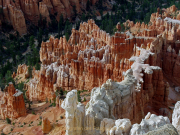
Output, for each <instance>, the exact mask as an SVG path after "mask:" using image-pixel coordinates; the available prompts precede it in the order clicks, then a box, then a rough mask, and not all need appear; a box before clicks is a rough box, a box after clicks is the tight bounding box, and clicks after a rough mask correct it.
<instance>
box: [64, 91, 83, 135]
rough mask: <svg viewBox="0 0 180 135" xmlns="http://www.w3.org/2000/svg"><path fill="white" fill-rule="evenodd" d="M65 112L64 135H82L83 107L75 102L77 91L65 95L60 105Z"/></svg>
mask: <svg viewBox="0 0 180 135" xmlns="http://www.w3.org/2000/svg"><path fill="white" fill-rule="evenodd" d="M61 107H62V108H63V109H65V110H66V135H77V134H78V135H82V131H83V130H82V128H83V127H84V126H83V125H84V124H83V123H84V122H83V119H84V115H85V114H84V105H83V104H81V103H80V102H78V101H77V90H72V91H70V92H68V93H67V95H66V98H65V99H64V101H63V102H62V104H61Z"/></svg>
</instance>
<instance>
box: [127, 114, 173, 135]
mask: <svg viewBox="0 0 180 135" xmlns="http://www.w3.org/2000/svg"><path fill="white" fill-rule="evenodd" d="M166 124H170V120H169V118H168V117H163V116H156V115H155V114H151V113H148V114H147V115H146V116H145V119H143V120H142V121H141V123H140V124H134V125H132V128H131V131H130V135H137V134H145V133H147V132H149V131H152V130H155V129H158V128H159V127H161V126H164V125H166Z"/></svg>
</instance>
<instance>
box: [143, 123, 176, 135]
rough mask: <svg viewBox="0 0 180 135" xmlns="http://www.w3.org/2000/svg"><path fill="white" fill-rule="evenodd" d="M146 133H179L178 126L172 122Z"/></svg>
mask: <svg viewBox="0 0 180 135" xmlns="http://www.w3.org/2000/svg"><path fill="white" fill-rule="evenodd" d="M145 135H179V134H178V132H177V130H176V128H174V126H173V125H171V124H166V125H164V126H162V127H159V128H157V129H156V130H153V131H149V132H148V133H146V134H145Z"/></svg>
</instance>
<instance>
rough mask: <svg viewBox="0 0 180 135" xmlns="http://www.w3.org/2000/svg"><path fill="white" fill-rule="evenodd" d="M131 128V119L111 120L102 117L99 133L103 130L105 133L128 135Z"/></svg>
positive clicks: (107, 134)
mask: <svg viewBox="0 0 180 135" xmlns="http://www.w3.org/2000/svg"><path fill="white" fill-rule="evenodd" d="M130 129H131V121H130V120H129V119H118V120H112V119H107V118H104V119H103V120H102V121H101V125H100V134H103V133H104V132H105V133H106V135H120V134H123V135H128V134H129V131H130Z"/></svg>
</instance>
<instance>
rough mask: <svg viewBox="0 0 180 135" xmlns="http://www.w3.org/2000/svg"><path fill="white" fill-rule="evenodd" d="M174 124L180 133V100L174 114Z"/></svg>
mask: <svg viewBox="0 0 180 135" xmlns="http://www.w3.org/2000/svg"><path fill="white" fill-rule="evenodd" d="M172 125H173V126H174V127H175V128H176V129H177V131H178V133H179V134H180V101H178V102H177V103H176V104H175V107H174V110H173V114H172Z"/></svg>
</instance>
